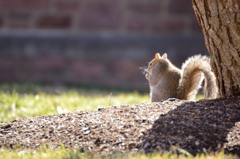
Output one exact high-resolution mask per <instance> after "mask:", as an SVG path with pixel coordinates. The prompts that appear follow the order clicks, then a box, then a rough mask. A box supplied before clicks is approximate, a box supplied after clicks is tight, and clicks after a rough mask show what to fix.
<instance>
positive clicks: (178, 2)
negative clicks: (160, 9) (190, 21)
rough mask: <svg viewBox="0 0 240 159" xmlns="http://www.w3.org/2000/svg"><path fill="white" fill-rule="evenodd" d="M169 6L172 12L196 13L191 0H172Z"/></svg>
mask: <svg viewBox="0 0 240 159" xmlns="http://www.w3.org/2000/svg"><path fill="white" fill-rule="evenodd" d="M168 7H169V8H168V10H169V12H170V13H177V14H194V12H193V8H192V1H191V0H171V1H170V2H169V6H168Z"/></svg>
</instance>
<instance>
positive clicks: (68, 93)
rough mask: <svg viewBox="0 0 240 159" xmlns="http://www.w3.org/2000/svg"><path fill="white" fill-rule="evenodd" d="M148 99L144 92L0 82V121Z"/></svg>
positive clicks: (132, 102)
mask: <svg viewBox="0 0 240 159" xmlns="http://www.w3.org/2000/svg"><path fill="white" fill-rule="evenodd" d="M148 101H149V95H148V94H146V93H145V94H142V93H139V92H137V91H132V92H124V91H116V90H99V89H86V88H84V89H83V88H80V87H75V88H74V87H69V88H68V87H60V86H55V87H54V86H39V85H19V84H12V85H7V84H2V85H0V107H1V112H0V122H5V121H10V120H15V119H19V118H30V117H35V116H42V115H49V114H58V113H64V112H75V111H82V110H93V109H96V108H98V107H107V106H112V105H120V104H139V103H143V102H148Z"/></svg>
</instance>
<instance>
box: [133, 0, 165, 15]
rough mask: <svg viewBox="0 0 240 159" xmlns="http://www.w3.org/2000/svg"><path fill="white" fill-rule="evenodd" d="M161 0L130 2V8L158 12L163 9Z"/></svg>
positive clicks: (137, 10)
mask: <svg viewBox="0 0 240 159" xmlns="http://www.w3.org/2000/svg"><path fill="white" fill-rule="evenodd" d="M160 3H161V2H160V1H159V2H155V3H154V2H135V3H130V4H129V6H128V8H129V11H130V12H136V13H138V14H139V13H140V14H141V13H145V14H146V13H147V14H156V13H159V12H160V10H161V8H162V7H161V4H160Z"/></svg>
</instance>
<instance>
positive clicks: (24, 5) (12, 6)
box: [0, 0, 50, 11]
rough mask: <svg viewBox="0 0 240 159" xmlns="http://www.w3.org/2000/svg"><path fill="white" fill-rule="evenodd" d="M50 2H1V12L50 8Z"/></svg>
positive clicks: (43, 0)
mask: <svg viewBox="0 0 240 159" xmlns="http://www.w3.org/2000/svg"><path fill="white" fill-rule="evenodd" d="M49 1H50V0H0V9H1V10H7V11H9V10H19V9H21V10H35V9H46V8H48V7H49Z"/></svg>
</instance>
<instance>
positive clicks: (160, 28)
mask: <svg viewBox="0 0 240 159" xmlns="http://www.w3.org/2000/svg"><path fill="white" fill-rule="evenodd" d="M156 21H157V22H156V23H155V24H153V28H152V29H153V31H155V32H165V31H182V30H183V29H185V27H186V24H185V22H184V21H183V20H181V19H180V20H168V19H163V20H161V19H160V20H156Z"/></svg>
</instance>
